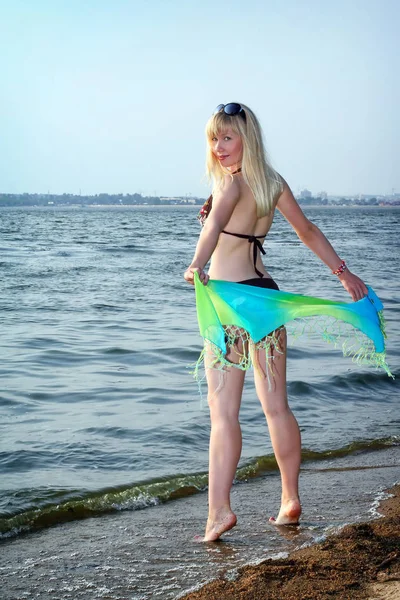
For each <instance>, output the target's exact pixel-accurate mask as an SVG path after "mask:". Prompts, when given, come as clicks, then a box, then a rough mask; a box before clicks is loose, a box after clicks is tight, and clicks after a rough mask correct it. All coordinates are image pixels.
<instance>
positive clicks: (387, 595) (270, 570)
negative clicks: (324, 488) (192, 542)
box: [183, 485, 400, 600]
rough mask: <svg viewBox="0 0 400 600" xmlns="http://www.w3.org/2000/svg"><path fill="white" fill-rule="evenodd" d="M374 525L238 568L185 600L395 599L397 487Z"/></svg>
mask: <svg viewBox="0 0 400 600" xmlns="http://www.w3.org/2000/svg"><path fill="white" fill-rule="evenodd" d="M389 493H390V494H392V497H390V498H389V499H387V500H385V501H383V502H382V503H381V505H380V508H379V512H380V513H381V514H382V515H384V516H383V517H382V518H379V519H377V520H374V521H370V522H365V523H358V524H356V525H348V526H346V527H344V528H343V529H342V530H341V531H340V533H338V534H337V535H332V536H330V537H328V538H327V539H326V540H325V541H323V542H322V543H319V544H316V545H313V546H311V547H308V548H305V549H302V550H298V551H296V552H294V553H293V554H291V555H290V556H289V557H288V558H284V559H278V560H271V559H269V560H266V561H264V562H262V563H260V564H259V565H257V566H249V567H244V568H241V569H239V571H238V576H237V578H236V579H235V581H228V580H226V579H219V580H216V581H213V582H211V583H209V584H207V585H205V586H204V587H202V588H201V589H200V590H198V591H196V592H192V593H190V594H187V595H185V596H184V597H183V598H184V599H185V600H261V599H263V600H264V599H265V600H328V598H329V599H331V598H337V599H340V600H361V599H362V600H389V599H390V600H399V599H400V486H399V485H397V486H396V487H394V488H392V489H391V490H389Z"/></svg>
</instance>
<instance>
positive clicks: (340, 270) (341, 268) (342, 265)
mask: <svg viewBox="0 0 400 600" xmlns="http://www.w3.org/2000/svg"><path fill="white" fill-rule="evenodd" d="M346 269H347V265H346V263H345V262H344V260H342V262H341V263H340V265H339V267H338V268H337V269H336V271H332V275H341V274H342V273H343V272H344V271H345V270H346Z"/></svg>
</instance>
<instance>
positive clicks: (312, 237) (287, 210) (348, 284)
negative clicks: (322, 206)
mask: <svg viewBox="0 0 400 600" xmlns="http://www.w3.org/2000/svg"><path fill="white" fill-rule="evenodd" d="M276 207H277V209H278V210H279V211H280V213H281V214H282V215H283V216H284V217H285V219H286V220H287V221H288V222H289V223H290V224H291V226H292V227H293V229H294V230H295V232H296V233H297V235H298V237H299V239H300V240H301V241H302V242H303V244H305V245H306V246H307V247H308V248H310V250H312V252H314V254H316V256H318V258H320V259H321V260H322V262H324V263H325V264H326V265H327V266H328V267H329V268H330V269H331V271H335V270H336V269H337V268H338V267H339V265H340V264H341V262H342V261H341V258H340V257H339V255H338V254H337V253H336V252H335V250H334V248H333V247H332V245H331V244H330V242H329V241H328V240H327V238H326V237H325V236H324V234H323V233H322V231H321V230H320V229H319V228H318V227H317V226H316V225H314V223H312V222H311V221H310V220H309V219H307V217H306V216H305V214H304V213H303V211H302V210H301V208H300V206H299V204H298V203H297V201H296V199H295V197H294V196H293V194H292V191H291V189H290V187H289V186H288V184H287V183H286V181H285V182H284V188H283V192H282V194H281V196H280V197H279V200H278V202H277V205H276ZM338 277H339V279H340V281H341V283H342V285H343V287H344V288H345V290H346V291H347V292H348V293H349V294H350V296H351V297H352V299H353V300H354V301H356V300H360V299H361V298H363V297H364V296H365V295H366V294H367V293H368V290H367V287H366V285H365V283H364V282H363V281H362V280H361V279H360V278H359V277H357V275H354V273H352V272H351V271H350V270H349V269H348V268H347V269H346V270H345V271H343V273H341V274H340V275H338Z"/></svg>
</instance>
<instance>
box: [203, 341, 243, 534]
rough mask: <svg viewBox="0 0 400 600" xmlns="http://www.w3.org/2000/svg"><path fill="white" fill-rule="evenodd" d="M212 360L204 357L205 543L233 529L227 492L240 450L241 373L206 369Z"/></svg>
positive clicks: (232, 357) (231, 357)
mask: <svg viewBox="0 0 400 600" xmlns="http://www.w3.org/2000/svg"><path fill="white" fill-rule="evenodd" d="M235 354H236V353H235V350H234V349H232V350H231V351H230V353H229V354H228V355H227V356H226V358H227V359H228V360H230V361H231V362H238V360H236V358H237V354H236V355H235ZM211 360H212V357H211V356H207V354H206V356H205V367H206V374H207V384H208V403H209V407H210V417H211V435H210V454H209V475H208V521H207V527H206V533H205V537H204V541H214V540H217V539H218V538H219V537H220V536H221V535H222V534H223V533H224V532H225V531H228V530H229V529H232V527H234V526H235V525H236V516H235V514H234V513H233V512H232V510H231V505H230V490H231V487H232V482H233V479H234V477H235V472H236V468H237V464H238V462H239V459H240V454H241V450H242V432H241V429H240V424H239V409H240V401H241V398H242V391H243V383H244V376H245V373H244V371H242V370H240V369H238V368H236V367H228V368H227V369H226V370H224V371H223V372H221V371H219V370H216V369H212V368H207V367H208V365H209V364H210V361H211ZM221 378H223V380H222V381H221Z"/></svg>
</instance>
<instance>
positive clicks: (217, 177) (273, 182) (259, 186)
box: [206, 104, 283, 218]
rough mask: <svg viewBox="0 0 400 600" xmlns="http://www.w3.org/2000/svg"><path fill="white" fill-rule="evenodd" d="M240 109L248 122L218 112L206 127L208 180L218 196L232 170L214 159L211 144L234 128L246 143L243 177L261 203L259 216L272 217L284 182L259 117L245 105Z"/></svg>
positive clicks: (259, 203) (239, 117) (237, 116)
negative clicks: (272, 160)
mask: <svg viewBox="0 0 400 600" xmlns="http://www.w3.org/2000/svg"><path fill="white" fill-rule="evenodd" d="M240 106H241V107H242V109H243V110H244V112H245V115H246V119H244V118H243V117H242V116H241V115H240V114H237V115H227V114H225V113H224V112H223V111H222V112H217V113H215V114H214V115H212V117H210V119H209V120H208V122H207V125H206V136H207V142H208V148H207V160H206V172H207V176H208V179H209V180H210V181H212V183H213V193H214V194H215V192H218V191H219V190H220V189H221V188H222V185H223V182H224V179H225V176H226V175H227V174H230V171H228V169H226V168H224V167H223V166H222V165H221V163H220V162H219V160H218V159H217V158H216V157H215V156H214V154H213V152H212V150H211V146H210V141H211V140H212V138H213V137H215V136H216V135H220V134H221V133H224V132H225V131H226V130H227V128H228V127H231V128H232V130H233V131H234V132H235V133H236V134H237V135H239V136H240V138H241V140H242V144H243V158H242V164H241V168H242V175H243V178H244V180H245V182H246V183H247V185H248V186H249V187H250V189H251V191H252V193H253V196H254V199H255V201H256V204H257V216H258V218H260V217H264V216H266V215H269V214H270V213H271V212H272V211H273V210H274V208H275V205H276V202H277V200H278V198H279V196H280V194H281V193H282V191H283V180H282V178H281V176H280V175H279V174H278V173H277V172H276V171H275V169H273V168H272V166H271V164H270V163H269V160H268V157H267V153H266V151H265V148H264V143H263V135H262V130H261V126H260V124H259V122H258V119H257V117H256V116H255V114H254V113H253V111H251V110H250V108H248V107H247V106H245V105H244V104H241V105H240Z"/></svg>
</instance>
